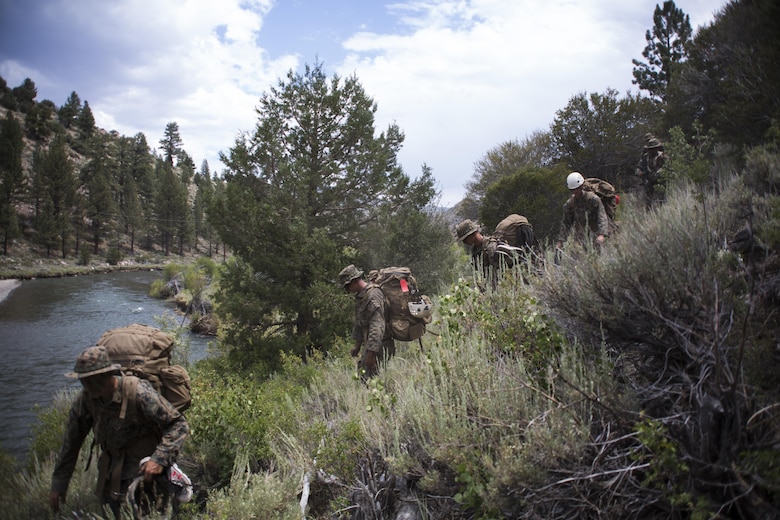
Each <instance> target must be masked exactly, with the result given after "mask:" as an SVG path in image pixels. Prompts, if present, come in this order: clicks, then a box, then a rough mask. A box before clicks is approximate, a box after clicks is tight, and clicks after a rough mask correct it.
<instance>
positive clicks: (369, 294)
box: [352, 284, 395, 366]
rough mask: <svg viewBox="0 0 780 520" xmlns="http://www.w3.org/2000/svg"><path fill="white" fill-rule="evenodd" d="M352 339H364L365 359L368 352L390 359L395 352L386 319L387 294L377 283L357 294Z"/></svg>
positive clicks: (380, 357) (363, 357) (379, 357)
mask: <svg viewBox="0 0 780 520" xmlns="http://www.w3.org/2000/svg"><path fill="white" fill-rule="evenodd" d="M352 339H354V340H355V341H362V344H363V356H362V358H361V360H360V364H361V366H363V360H364V359H365V357H366V352H367V351H369V350H370V351H371V352H375V353H376V355H377V359H379V360H382V359H389V358H391V357H393V355H394V354H395V342H394V341H393V338H392V336H390V330H389V327H388V326H387V322H386V320H385V295H384V294H383V293H382V289H380V288H379V286H377V285H373V284H368V285H366V287H365V288H364V289H363V290H362V291H360V292H359V293H357V294H355V324H354V326H353V327H352Z"/></svg>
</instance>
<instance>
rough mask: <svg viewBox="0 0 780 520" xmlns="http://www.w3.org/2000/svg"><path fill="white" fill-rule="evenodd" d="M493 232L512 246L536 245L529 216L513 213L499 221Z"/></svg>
mask: <svg viewBox="0 0 780 520" xmlns="http://www.w3.org/2000/svg"><path fill="white" fill-rule="evenodd" d="M493 234H494V235H495V236H497V237H498V238H499V239H500V240H503V241H504V242H506V243H507V244H509V245H510V246H512V247H535V246H536V236H535V235H534V228H533V226H531V224H530V223H529V222H528V219H527V218H525V217H524V216H522V215H518V214H517V213H512V214H511V215H509V216H507V217H506V218H505V219H504V220H502V221H501V222H499V223H498V224H497V225H496V229H495V231H494V232H493Z"/></svg>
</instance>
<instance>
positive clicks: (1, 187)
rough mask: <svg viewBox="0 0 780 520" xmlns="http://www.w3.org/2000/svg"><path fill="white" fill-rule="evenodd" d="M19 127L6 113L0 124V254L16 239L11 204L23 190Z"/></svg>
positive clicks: (13, 211)
mask: <svg viewBox="0 0 780 520" xmlns="http://www.w3.org/2000/svg"><path fill="white" fill-rule="evenodd" d="M23 151H24V141H23V135H22V126H21V125H20V124H19V121H18V120H17V119H16V118H15V117H14V115H13V113H12V112H10V111H8V112H6V114H5V118H4V119H3V120H2V122H0V232H2V233H3V254H4V255H7V254H8V243H9V241H10V240H12V239H14V238H16V237H18V236H19V227H18V221H17V214H16V207H15V203H16V202H18V198H19V196H20V195H21V194H22V193H23V190H24V171H23V170H22V152H23Z"/></svg>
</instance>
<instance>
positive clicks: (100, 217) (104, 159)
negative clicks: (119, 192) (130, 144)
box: [81, 138, 116, 255]
mask: <svg viewBox="0 0 780 520" xmlns="http://www.w3.org/2000/svg"><path fill="white" fill-rule="evenodd" d="M110 148H111V146H110V144H109V142H108V141H107V140H105V139H102V138H98V139H96V140H95V146H94V147H93V150H94V152H93V153H94V156H93V157H92V159H91V160H90V161H89V163H87V165H86V166H85V167H84V169H83V170H82V172H81V175H82V182H83V183H84V186H85V187H86V191H87V200H86V203H87V206H86V211H87V218H88V219H89V221H90V227H91V230H92V242H93V253H94V254H96V255H97V254H98V253H99V252H100V243H101V240H102V239H103V238H104V235H105V233H106V231H107V228H108V230H110V224H111V222H113V220H114V215H115V213H116V210H115V206H114V196H113V190H112V178H113V173H112V172H113V170H114V169H115V165H114V164H113V158H112V154H111V152H110Z"/></svg>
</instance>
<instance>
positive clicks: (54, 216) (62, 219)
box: [33, 137, 78, 258]
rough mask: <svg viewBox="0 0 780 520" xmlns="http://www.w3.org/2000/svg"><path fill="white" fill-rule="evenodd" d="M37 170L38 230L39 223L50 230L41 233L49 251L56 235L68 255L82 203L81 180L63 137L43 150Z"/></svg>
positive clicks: (63, 256) (64, 256)
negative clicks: (75, 215)
mask: <svg viewBox="0 0 780 520" xmlns="http://www.w3.org/2000/svg"><path fill="white" fill-rule="evenodd" d="M33 172H34V175H35V181H34V184H35V187H36V188H35V193H36V195H35V198H36V201H37V204H36V206H37V213H36V217H37V218H36V230H39V229H40V228H39V225H44V226H45V228H46V232H45V233H43V234H42V235H41V236H42V237H43V239H42V240H43V243H44V245H45V246H46V248H47V252H48V251H49V250H50V248H51V247H52V246H53V243H52V242H53V240H54V238H55V237H56V238H57V239H58V240H59V242H60V249H61V254H62V258H67V255H68V241H69V239H70V234H71V215H72V213H73V210H74V208H75V207H76V205H77V203H78V193H77V188H78V182H77V179H76V176H75V175H74V173H73V164H72V162H71V160H70V159H69V158H68V153H67V150H66V146H65V141H64V139H63V138H61V137H58V138H55V139H54V141H53V142H52V144H51V146H50V147H49V149H48V150H44V151H39V153H38V154H37V155H36V160H35V162H34V164H33ZM41 223H43V224H41Z"/></svg>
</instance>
